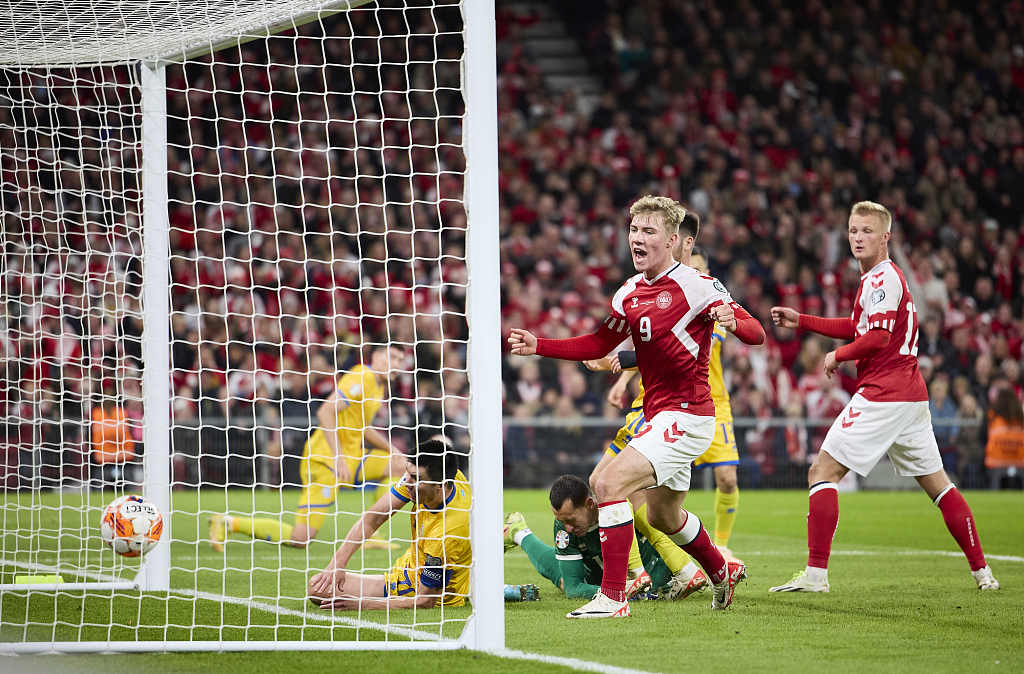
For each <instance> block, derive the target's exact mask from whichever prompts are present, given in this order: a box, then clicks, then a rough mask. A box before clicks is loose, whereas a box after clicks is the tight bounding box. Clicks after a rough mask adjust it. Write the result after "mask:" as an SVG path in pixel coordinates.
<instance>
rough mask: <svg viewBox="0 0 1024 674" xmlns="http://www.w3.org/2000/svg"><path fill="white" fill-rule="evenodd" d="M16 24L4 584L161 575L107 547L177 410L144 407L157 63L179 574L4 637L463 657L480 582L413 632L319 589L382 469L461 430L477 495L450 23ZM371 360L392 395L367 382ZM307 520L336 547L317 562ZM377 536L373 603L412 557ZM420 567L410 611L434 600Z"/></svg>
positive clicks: (16, 623)
mask: <svg viewBox="0 0 1024 674" xmlns="http://www.w3.org/2000/svg"><path fill="white" fill-rule="evenodd" d="M26 4H27V3H26ZM19 11H20V10H19ZM5 21H8V22H9V25H5V26H4V27H3V28H2V30H0V43H3V45H5V46H4V47H3V48H2V49H0V199H2V213H0V215H2V222H0V250H2V258H0V265H2V266H0V276H2V286H0V370H2V374H0V380H2V384H0V412H2V415H3V417H2V420H0V424H2V425H0V484H2V486H3V493H2V514H0V517H2V523H3V532H2V550H0V584H10V583H14V582H16V579H17V577H18V576H26V575H33V576H37V578H36V580H39V578H38V576H45V575H55V574H59V575H60V576H61V578H62V580H63V581H64V582H99V583H102V582H110V581H118V580H120V581H124V580H131V579H133V578H134V577H135V574H136V573H137V572H138V570H139V569H140V568H141V566H143V565H145V564H146V560H147V557H148V555H147V556H143V557H142V558H134V559H133V558H126V557H120V556H118V555H116V554H114V553H113V551H112V550H111V549H110V548H109V547H106V546H104V545H103V543H102V541H101V540H100V526H99V521H100V517H101V513H102V511H103V508H104V507H105V506H106V505H107V503H109V502H110V501H112V500H113V499H114V498H115V497H117V496H119V495H122V494H130V493H142V491H143V487H142V485H145V484H146V483H147V479H146V478H147V476H146V468H145V465H144V461H143V457H144V456H145V453H146V451H147V448H146V447H145V446H144V445H145V443H144V442H143V438H144V433H143V429H144V428H145V427H146V425H147V424H150V423H166V421H163V420H165V419H167V414H168V413H165V412H164V411H163V410H151V409H146V407H145V405H144V395H143V385H142V383H143V370H144V367H145V363H144V353H143V352H144V349H143V341H144V340H143V332H144V328H145V327H146V321H147V320H148V321H152V320H153V318H152V317H149V318H147V317H146V312H145V309H146V307H145V306H144V301H143V297H144V293H143V292H142V288H143V278H144V276H145V274H146V273H147V271H152V270H147V269H144V266H143V258H144V245H143V243H144V236H143V232H144V225H145V223H144V220H143V199H142V185H143V163H144V155H145V153H146V152H151V151H153V148H151V147H147V146H146V145H145V143H144V139H143V134H142V93H141V92H142V87H141V78H142V75H141V73H142V69H143V68H145V67H146V65H145V64H142V63H139V61H138V60H139V59H142V60H143V61H145V60H147V59H148V60H152V59H159V61H160V63H161V64H164V65H165V66H166V70H165V72H166V75H165V76H166V127H167V143H166V147H162V148H158V149H159V150H160V151H163V152H166V164H167V178H166V180H167V219H168V220H167V226H166V235H167V241H168V245H169V250H170V256H169V259H168V260H167V261H166V267H165V268H164V269H162V270H160V271H159V273H160V274H166V278H167V279H168V281H167V283H168V284H169V285H168V287H169V308H170V315H169V317H163V320H165V321H166V334H167V339H168V340H169V341H170V364H171V367H170V372H169V373H167V374H166V376H167V384H168V386H169V387H170V391H171V394H170V410H169V419H170V423H169V429H168V434H169V436H170V456H169V460H170V475H171V485H170V486H171V508H170V512H165V513H163V515H164V520H165V531H164V538H163V540H162V541H161V543H160V545H161V546H169V551H170V565H171V572H170V592H169V593H167V594H163V593H147V592H138V591H126V590H111V589H108V588H102V587H101V586H98V587H97V588H96V589H90V588H85V589H83V590H80V591H79V590H76V591H74V592H64V591H60V592H50V593H44V592H28V591H25V592H19V591H13V592H5V595H4V600H3V605H2V607H0V632H2V633H3V635H4V636H3V639H4V640H5V641H62V642H63V641H126V640H127V641H132V640H150V641H181V640H223V641H227V640H249V641H257V640H264V641H288V640H292V641H294V640H318V639H319V640H326V641H351V640H380V639H389V640H391V639H393V640H397V641H403V640H406V641H407V640H420V639H422V640H428V641H429V640H437V639H439V638H454V637H457V636H458V635H459V632H460V631H461V629H462V627H463V624H464V623H465V622H466V621H467V620H468V619H469V617H470V615H471V608H470V603H469V602H468V601H466V600H467V599H468V594H469V589H468V588H469V585H468V584H465V583H462V584H458V583H457V584H452V585H450V586H449V587H448V591H447V592H446V594H445V595H444V599H443V603H442V602H438V604H439V605H438V606H436V607H426V608H424V607H419V608H413V609H409V610H395V609H386V610H370V609H367V608H362V609H359V610H354V611H345V612H336V613H332V612H329V611H318V610H314V609H311V608H310V604H309V603H308V601H307V599H306V594H307V582H308V580H309V578H310V576H311V575H312V574H313V573H315V572H317V571H319V570H320V569H322V568H323V567H324V566H325V565H326V564H327V563H328V561H329V560H330V559H331V556H332V555H333V553H334V550H335V548H336V547H337V545H338V544H339V543H340V541H341V540H343V539H344V537H345V535H346V533H347V532H348V530H349V528H350V527H351V526H352V525H353V524H354V523H355V522H356V521H357V519H358V518H359V516H360V514H361V513H363V512H364V511H365V510H366V509H368V508H369V507H371V506H372V505H373V504H374V502H375V500H376V499H377V498H379V497H381V496H382V495H386V494H388V493H390V491H389V488H390V487H391V481H392V480H395V479H398V478H401V474H400V473H397V474H393V475H390V476H389V465H390V466H392V467H393V466H394V465H399V466H401V465H402V461H401V459H398V460H391V461H389V460H388V458H387V455H388V454H387V453H388V451H389V450H390V451H396V452H399V453H402V452H414V451H415V448H416V446H417V445H418V444H419V443H421V442H423V441H425V440H427V439H428V438H430V437H433V436H435V435H438V434H443V435H444V436H446V437H447V438H448V440H449V441H450V443H451V447H452V450H451V452H449V454H447V455H446V456H447V457H448V458H447V460H451V461H456V462H458V464H459V467H460V468H462V469H463V470H465V471H466V474H468V473H469V471H468V461H469V456H468V447H469V441H468V408H469V393H470V392H469V380H468V376H467V367H466V361H467V341H468V327H467V319H466V302H465V298H466V290H467V271H466V246H465V240H466V237H465V233H466V212H465V207H464V201H463V187H464V182H465V181H464V179H465V166H466V161H465V155H464V147H463V121H464V120H463V118H464V114H465V105H464V100H463V92H462V81H461V74H460V71H461V67H462V65H463V63H462V60H463V46H464V45H463V23H462V22H463V19H462V14H461V6H460V3H459V2H457V1H454V0H453V1H445V0H434V1H431V0H408V1H406V2H378V3H358V2H352V3H324V2H308V1H306V2H303V1H301V0H287V1H283V0H277V1H274V2H242V1H232V2H225V1H222V2H205V3H202V5H201V9H200V10H197V9H196V8H195V4H194V3H186V2H167V3H153V2H150V1H140V2H132V1H122V2H118V3H98V2H93V1H90V2H83V1H79V2H67V3H64V2H61V3H55V2H52V3H48V2H42V3H32V7H31V8H26V9H24V11H21V13H17V12H15V13H14V14H13V15H12V18H10V19H5ZM160 329H161V330H163V329H164V328H162V327H161V328H160ZM382 347H394V348H392V349H390V350H389V349H382ZM382 351H383V353H385V354H388V355H389V359H387V360H386V362H388V363H389V369H390V371H388V372H383V373H377V374H372V373H371V374H365V371H364V368H368V367H370V366H371V365H372V364H373V360H374V354H376V353H380V352H382ZM361 372H363V373H364V374H363V375H359V373H361ZM357 375H359V376H361V377H362V379H360V381H361V382H363V384H364V385H363V388H362V389H361V390H359V391H356V390H354V389H353V390H339V382H341V381H346V382H351V381H352V380H351V377H353V376H357ZM346 376H347V377H350V379H344V380H343V378H344V377H346ZM375 386H376V387H379V391H375V390H374V387H375ZM367 389H368V390H367ZM336 391H338V392H339V393H340V394H341V395H342V396H343V397H344V398H345V402H346V403H351V404H353V405H357V406H358V404H359V400H360V399H361V397H362V396H365V398H366V400H365V401H364V403H365V404H362V407H361V409H362V412H361V414H362V416H363V417H366V418H361V419H360V420H359V422H358V423H352V421H351V420H352V417H351V415H350V416H348V417H345V416H344V415H340V416H338V417H337V422H338V425H339V431H340V434H339V437H340V438H342V440H343V443H342V444H343V446H342V450H341V451H342V452H343V453H344V454H346V455H347V456H351V459H352V461H351V463H350V468H351V470H350V472H351V473H352V475H351V479H350V480H349V483H351V484H352V485H354V486H349V484H344V485H341V486H340V487H339V488H337V489H335V487H336V485H335V484H329V483H328V482H329V480H327V479H324V478H323V471H322V470H320V469H316V468H315V467H314V468H311V465H312V464H317V465H320V466H328V463H327V462H323V461H321V462H319V463H317V460H316V456H315V455H316V454H317V450H316V449H315V448H312V449H311V447H310V445H312V444H314V443H313V441H314V440H315V439H316V438H315V437H313V439H311V436H315V431H316V429H318V428H319V427H321V426H322V425H323V419H322V415H318V412H319V410H320V406H321V404H322V402H323V401H324V400H325V399H327V398H329V397H330V396H331V395H332V393H334V392H336ZM371 400H372V401H374V402H377V401H379V411H376V412H375V413H374V407H375V405H373V404H369V401H371ZM342 406H344V405H342ZM371 414H372V416H371ZM331 416H332V417H333V415H331ZM346 420H347V421H346ZM367 429H369V430H367ZM353 437H354V438H357V439H356V440H355V441H354V443H355V444H354V445H353V444H352V442H353V441H351V438H353ZM345 438H348V439H349V440H345ZM382 445H383V446H382ZM371 450H375V451H373V452H372V453H371ZM311 452H312V454H313V455H314V456H313V458H312V459H311V458H310V453H311ZM396 461H397V464H396ZM330 467H331V468H332V469H333V468H337V466H335V465H331V466H330ZM456 486H457V488H464V489H466V490H467V491H468V484H458V485H456ZM414 508H415V504H412V505H410V506H407V507H406V508H405V511H410V510H411V509H414ZM464 514H465V513H464V511H463V512H462V513H461V514H460V512H458V511H457V510H456V511H449V510H445V511H444V512H443V517H444V518H448V517H459V516H460V515H464ZM222 515H227V516H229V517H228V519H226V520H222V521H225V522H226V523H227V527H226V541H225V543H224V545H223V550H216V549H214V546H212V545H211V544H210V541H209V537H210V533H211V529H210V526H209V522H210V520H211V518H214V520H215V522H217V521H218V520H217V519H216V518H218V517H219V516H222ZM273 523H277V524H276V525H275V524H273ZM300 523H306V524H308V528H316V529H318V532H317V534H316V536H315V538H313V540H312V541H310V542H309V544H308V545H305V546H302V545H294V544H290V543H289V540H290V538H291V536H293V535H294V533H295V530H294V529H292V526H293V525H296V524H300ZM298 528H299V527H296V529H298ZM214 529H216V527H214ZM214 533H215V538H217V535H216V534H217V532H216V531H214ZM420 533H422V532H420ZM464 535H465V536H468V529H467V530H465V533H464ZM378 538H379V539H380V540H378V541H375V542H374V544H373V546H372V547H370V546H363V547H362V548H361V549H360V550H359V552H357V553H356V554H355V556H353V558H352V560H351V562H350V563H349V564H348V569H349V570H350V571H352V572H356V573H361V574H367V575H368V576H371V577H375V578H377V579H378V580H377V581H374V582H383V581H380V578H381V577H382V576H385V574H388V573H389V572H390V571H391V570H392V569H393V568H395V567H396V564H398V565H399V567H400V566H401V562H402V561H403V555H405V553H406V551H407V550H409V549H410V548H411V547H415V546H416V544H417V540H418V539H422V537H420V536H417V532H415V531H413V530H412V529H411V526H410V516H409V514H407V512H400V513H396V514H395V515H394V516H393V517H391V518H390V519H389V520H388V521H387V523H386V524H385V525H384V526H383V527H382V528H381V530H380V531H379V532H378ZM267 539H270V540H267ZM277 539H280V541H278V540H277ZM420 542H422V540H420ZM464 542H465V543H466V544H467V545H468V541H464ZM448 544H449V541H447V539H445V545H446V547H447V545H448ZM150 554H155V553H150ZM406 561H408V560H406ZM413 562H414V563H412V564H411V565H408V564H407V566H408V577H400V576H399V574H395V573H392V574H391V576H390V577H389V580H390V582H391V583H390V584H391V591H392V594H393V595H394V594H396V593H397V594H401V595H402V596H413V597H415V596H417V595H416V591H417V590H416V588H417V578H418V573H419V572H420V571H422V565H423V561H422V555H420V556H418V557H416V556H414V557H413ZM416 562H418V563H419V567H417V564H416ZM456 566H458V564H456ZM456 571H457V570H456ZM466 575H468V573H467V574H466ZM385 577H387V576H385ZM22 580H24V579H22ZM410 581H411V584H410ZM370 582H371V581H367V583H370ZM396 583H397V584H396ZM403 583H404V584H403ZM410 593H411V594H410ZM72 600H73V601H72ZM459 604H464V606H460V605H459Z"/></svg>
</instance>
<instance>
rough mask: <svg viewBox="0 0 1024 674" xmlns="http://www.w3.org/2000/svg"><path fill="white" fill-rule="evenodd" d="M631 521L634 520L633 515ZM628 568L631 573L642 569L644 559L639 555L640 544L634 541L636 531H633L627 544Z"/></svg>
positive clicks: (636, 572)
mask: <svg viewBox="0 0 1024 674" xmlns="http://www.w3.org/2000/svg"><path fill="white" fill-rule="evenodd" d="M633 521H634V523H635V522H636V518H635V516H634V519H633ZM629 570H630V572H631V573H632V574H633V575H637V574H638V573H640V572H641V571H643V570H644V560H643V559H642V558H641V557H640V545H639V544H638V543H637V542H636V531H634V532H633V540H632V541H631V542H630V544H629Z"/></svg>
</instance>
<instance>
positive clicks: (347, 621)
mask: <svg viewBox="0 0 1024 674" xmlns="http://www.w3.org/2000/svg"><path fill="white" fill-rule="evenodd" d="M4 565H7V566H16V567H19V568H22V569H27V570H30V571H45V572H47V573H60V572H61V569H60V568H59V567H56V566H49V565H46V564H32V563H27V562H18V561H12V560H0V566H4ZM64 573H68V574H69V575H70V574H72V573H73V574H74V575H77V576H84V577H86V578H91V579H92V580H98V581H102V582H114V581H118V580H121V579H120V578H117V577H115V576H110V575H108V574H105V573H98V572H96V571H88V570H82V571H74V572H69V571H66V570H65V571H64ZM30 588H31V586H29V585H26V586H25V589H30ZM171 592H172V593H174V594H183V595H186V596H190V597H196V598H197V599H206V600H209V601H218V602H222V603H225V604H235V605H238V606H248V607H250V608H254V609H256V610H259V611H266V612H268V613H276V614H278V615H287V616H293V617H296V618H304V619H306V620H313V621H316V622H326V623H335V624H338V625H344V626H346V627H355V628H364V629H371V630H380V631H381V632H385V633H389V634H396V635H399V636H404V637H409V638H410V639H420V640H427V641H444V640H445V639H443V637H441V636H439V635H437V634H433V633H431V632H422V631H420V630H414V629H411V628H407V627H396V626H394V625H384V624H381V623H377V622H373V621H371V620H356V619H355V618H346V617H344V616H337V615H332V614H330V613H326V612H325V613H324V614H322V615H321V614H317V613H307V612H304V611H298V610H295V609H290V608H284V607H283V606H274V605H273V604H267V603H264V602H260V601H255V600H252V599H245V598H244V597H232V596H230V595H224V594H215V593H212V592H202V591H198V590H185V589H177V590H171ZM285 627H294V626H293V625H285Z"/></svg>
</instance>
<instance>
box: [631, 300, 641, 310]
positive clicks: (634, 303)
mask: <svg viewBox="0 0 1024 674" xmlns="http://www.w3.org/2000/svg"><path fill="white" fill-rule="evenodd" d="M639 303H640V300H639V299H638V298H636V297H634V298H633V305H632V307H633V308H634V309H636V305H637V304H639Z"/></svg>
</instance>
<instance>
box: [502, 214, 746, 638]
mask: <svg viewBox="0 0 1024 674" xmlns="http://www.w3.org/2000/svg"><path fill="white" fill-rule="evenodd" d="M629 213H630V215H631V216H632V221H631V222H630V224H629V246H630V250H631V252H632V255H633V265H634V266H635V267H636V270H637V271H638V272H640V273H638V274H637V275H636V276H634V277H632V278H630V279H629V280H628V281H626V283H625V284H623V286H622V287H621V288H619V290H618V292H616V293H615V296H614V297H613V298H612V311H611V315H610V316H609V317H608V318H607V319H606V320H605V322H604V323H603V324H602V325H601V327H600V328H599V329H598V331H597V332H595V333H594V334H592V335H585V336H582V337H574V338H572V339H559V340H555V339H538V338H537V337H535V336H534V335H532V334H531V333H529V332H527V331H526V330H520V329H513V330H512V332H511V335H510V336H509V338H508V342H509V344H510V345H511V347H512V353H513V354H516V355H522V356H528V355H532V354H535V353H536V354H539V355H541V356H550V357H553V358H564V359H567V360H581V361H582V360H593V359H597V358H601V357H603V356H604V355H606V354H607V353H608V352H609V351H611V350H612V348H613V347H615V346H616V345H618V344H619V343H620V342H622V340H623V338H624V337H625V336H626V335H627V334H631V335H632V338H633V344H634V346H635V348H636V357H637V367H638V368H639V369H640V374H641V376H642V377H643V380H644V386H645V387H646V391H647V394H646V397H645V398H644V417H645V418H646V419H647V420H648V423H647V424H646V425H645V426H644V427H643V428H641V429H640V430H639V431H638V432H637V433H636V434H635V435H634V436H633V440H632V441H631V442H630V443H629V445H628V446H627V447H626V448H625V449H624V450H623V451H622V452H620V453H619V454H618V455H617V456H616V457H615V458H614V459H612V461H611V463H609V464H608V468H607V469H606V470H604V471H603V472H602V473H601V475H600V477H599V478H598V479H597V481H596V483H595V485H594V492H595V494H596V495H597V497H598V500H599V506H598V525H599V526H600V528H601V556H602V558H603V559H604V576H603V578H602V581H601V590H600V592H598V593H597V594H596V595H595V596H594V599H593V600H592V601H591V602H590V603H588V604H587V605H585V606H583V607H582V608H580V609H578V610H576V611H573V612H572V613H569V614H568V616H567V617H569V618H620V617H627V616H629V614H630V612H629V604H628V603H627V602H626V597H625V587H626V572H627V569H626V567H627V561H628V558H629V546H630V542H631V540H632V537H633V514H632V511H631V510H630V507H629V502H628V501H627V500H626V499H627V498H628V497H629V495H630V494H632V493H633V492H635V491H638V490H640V489H648V488H650V489H649V490H648V491H647V509H648V518H649V520H650V522H651V524H652V525H654V526H655V527H657V528H658V529H660V530H661V531H664V532H665V533H666V534H667V535H668V536H669V538H671V539H672V541H673V542H675V543H676V545H679V546H680V547H681V548H683V549H684V550H686V552H688V553H689V554H690V556H691V557H693V558H694V559H695V560H697V563H699V564H700V565H701V566H702V567H703V568H704V571H705V573H706V574H707V576H708V578H709V579H710V580H711V582H712V584H713V586H714V592H713V597H712V608H714V609H724V608H726V607H727V606H729V604H730V603H731V602H732V596H733V592H734V590H735V588H736V584H737V583H738V582H739V581H740V580H742V578H743V577H744V576H745V573H746V569H745V567H744V566H743V564H742V563H740V562H730V563H728V564H727V563H726V560H725V559H724V558H723V557H722V554H721V553H720V552H719V551H718V548H716V547H715V545H714V544H713V543H712V542H711V538H710V537H709V536H708V534H707V532H706V531H704V527H703V526H701V523H700V520H699V519H698V518H697V516H696V515H694V514H693V513H687V512H686V511H685V510H683V509H682V508H681V506H682V502H683V499H684V498H685V496H686V491H687V490H688V489H689V488H690V464H691V463H692V462H693V460H694V459H696V458H697V457H698V456H700V455H701V454H703V453H704V452H705V451H706V450H707V448H708V447H709V446H710V445H711V440H712V438H713V436H714V434H715V406H714V403H712V401H711V396H710V388H709V386H708V360H709V357H710V355H711V334H712V332H713V330H714V325H715V321H718V323H719V324H721V325H722V326H723V327H725V328H726V329H727V330H731V331H732V332H734V333H735V334H736V336H737V337H738V338H739V339H741V340H742V341H744V342H746V343H748V344H761V343H762V342H763V341H764V338H765V334H764V329H763V328H762V327H761V324H760V323H758V322H757V320H756V319H754V318H752V317H751V316H750V315H749V314H748V313H747V312H746V311H744V309H743V308H742V307H740V306H739V305H738V304H736V303H735V302H733V300H732V298H731V297H730V296H729V293H728V291H726V289H725V287H724V286H723V285H722V284H721V283H720V282H719V281H717V280H716V279H714V278H712V277H710V276H703V275H701V274H700V273H699V272H697V271H695V270H694V269H692V268H690V267H688V266H686V265H683V264H679V263H678V262H676V261H675V259H674V258H673V257H672V250H673V249H674V248H675V246H676V243H677V242H678V240H679V236H680V232H679V225H680V223H681V222H682V221H683V218H684V217H685V215H686V210H685V209H684V208H683V207H682V206H680V205H679V204H678V203H676V202H675V201H673V200H672V199H669V198H668V197H653V196H645V197H643V198H641V199H639V200H637V201H636V203H634V204H633V205H632V207H631V208H630V209H629ZM696 234H697V233H696V232H683V236H684V239H683V242H682V245H683V246H684V247H685V249H686V251H687V253H688V252H689V250H692V248H693V243H694V237H695V236H696Z"/></svg>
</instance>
